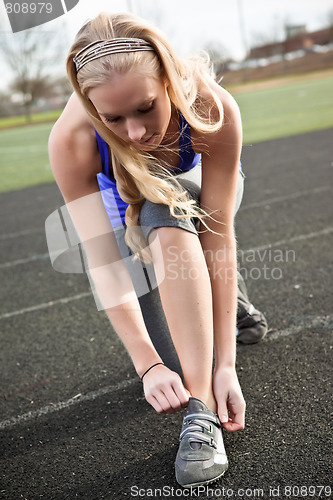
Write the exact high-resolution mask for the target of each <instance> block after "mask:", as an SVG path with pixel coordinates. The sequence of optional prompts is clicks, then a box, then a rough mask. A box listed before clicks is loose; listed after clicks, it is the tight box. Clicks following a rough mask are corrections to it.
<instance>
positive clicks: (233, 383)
mask: <svg viewBox="0 0 333 500" xmlns="http://www.w3.org/2000/svg"><path fill="white" fill-rule="evenodd" d="M213 392H214V396H215V399H216V402H217V414H218V416H219V418H220V421H221V423H222V426H223V428H224V429H225V430H227V431H230V432H234V431H240V430H242V429H244V427H245V406H246V404H245V401H244V398H243V394H242V390H241V388H240V385H239V382H238V377H237V374H236V370H235V368H220V367H216V368H215V370H214V375H213Z"/></svg>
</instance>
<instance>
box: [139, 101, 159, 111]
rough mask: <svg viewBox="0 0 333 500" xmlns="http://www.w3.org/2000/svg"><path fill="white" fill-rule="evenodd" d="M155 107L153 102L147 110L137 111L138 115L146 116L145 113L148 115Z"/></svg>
mask: <svg viewBox="0 0 333 500" xmlns="http://www.w3.org/2000/svg"><path fill="white" fill-rule="evenodd" d="M154 107H155V101H153V102H152V103H151V104H150V105H149V106H148V108H145V109H139V110H138V111H139V113H141V114H146V113H150V111H153V109H154Z"/></svg>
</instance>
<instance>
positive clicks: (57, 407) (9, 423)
mask: <svg viewBox="0 0 333 500" xmlns="http://www.w3.org/2000/svg"><path fill="white" fill-rule="evenodd" d="M318 327H319V328H332V327H333V316H329V315H328V316H310V317H303V318H302V320H301V323H300V324H298V325H293V326H291V327H289V328H286V329H285V330H280V331H277V332H273V333H269V334H268V335H267V337H266V338H265V340H263V342H267V341H274V340H278V339H280V338H282V337H288V336H290V335H295V334H297V333H299V332H301V331H304V329H306V330H308V329H309V328H310V329H311V328H318ZM135 383H139V378H137V377H135V378H131V379H128V380H124V381H122V382H119V383H118V384H115V385H113V386H109V387H102V388H101V389H99V390H97V391H92V392H88V394H83V395H82V394H77V395H76V396H74V397H72V398H70V399H68V400H67V401H60V402H59V403H54V404H53V403H50V404H49V405H47V406H44V407H42V408H39V409H38V410H33V411H29V412H27V413H23V414H22V415H18V416H17V417H11V418H8V419H6V420H3V421H1V422H0V430H4V429H8V428H10V427H14V426H15V425H19V424H22V423H24V422H28V421H31V420H33V419H37V418H40V417H42V416H43V415H48V414H50V413H55V412H58V411H61V410H64V409H66V408H69V407H70V406H74V405H77V404H80V403H82V402H83V401H93V400H94V399H97V398H99V397H101V396H104V395H106V394H112V393H113V392H117V391H121V390H122V389H126V388H127V387H129V386H131V385H133V384H135Z"/></svg>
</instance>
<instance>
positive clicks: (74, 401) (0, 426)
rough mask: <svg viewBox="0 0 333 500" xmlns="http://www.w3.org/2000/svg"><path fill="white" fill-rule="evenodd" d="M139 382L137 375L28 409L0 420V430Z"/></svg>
mask: <svg viewBox="0 0 333 500" xmlns="http://www.w3.org/2000/svg"><path fill="white" fill-rule="evenodd" d="M139 382H140V380H139V378H137V377H136V378H130V379H128V380H124V381H122V382H119V383H118V384H115V385H112V386H110V387H102V388H101V389H99V390H98V391H92V392H88V394H77V395H76V396H74V397H73V398H70V399H67V401H60V402H59V403H55V404H53V403H50V404H49V405H47V406H44V407H42V408H39V409H38V410H33V411H29V412H27V413H23V415H18V416H17V417H11V418H8V419H7V420H3V421H2V422H0V430H4V429H8V428H9V427H14V426H15V425H19V424H21V423H23V422H27V421H29V420H33V419H35V418H39V417H42V416H43V415H49V414H50V413H55V412H57V411H60V410H64V409H66V408H69V407H70V406H73V405H77V404H79V403H82V402H83V401H93V400H94V399H96V398H99V397H101V396H104V395H106V394H112V393H113V392H117V391H121V390H122V389H126V388H127V387H129V386H131V385H133V384H134V383H139Z"/></svg>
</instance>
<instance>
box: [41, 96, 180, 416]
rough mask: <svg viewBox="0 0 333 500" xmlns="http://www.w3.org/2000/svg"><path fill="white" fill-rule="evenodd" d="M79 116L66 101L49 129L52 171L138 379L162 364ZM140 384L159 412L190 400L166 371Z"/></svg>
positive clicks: (91, 140) (90, 137)
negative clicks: (129, 271)
mask: <svg viewBox="0 0 333 500" xmlns="http://www.w3.org/2000/svg"><path fill="white" fill-rule="evenodd" d="M74 111H76V113H74ZM79 114H80V110H79V109H78V107H77V104H76V103H73V101H72V102H71V101H70V102H69V104H68V107H67V108H66V109H65V111H64V113H63V115H62V117H61V118H60V119H59V121H58V122H57V123H56V125H55V126H54V128H53V130H52V133H51V135H50V140H49V155H50V161H51V165H52V170H53V173H54V176H55V179H56V182H57V184H58V186H59V188H60V190H61V192H62V194H63V197H64V199H65V202H66V205H67V208H68V210H69V213H70V215H71V218H72V220H73V223H74V225H75V228H76V230H77V233H78V235H79V237H80V240H81V241H82V243H83V246H84V248H85V252H86V256H87V260H88V268H89V274H90V276H91V278H92V280H93V282H94V284H95V287H96V291H97V294H98V296H99V298H100V301H101V302H102V304H104V305H105V310H106V313H107V315H108V317H109V319H110V321H111V323H112V325H113V326H114V328H115V330H116V332H117V334H118V335H119V337H120V338H121V340H122V342H123V344H124V345H125V347H126V349H127V351H128V353H129V355H130V357H131V359H132V361H133V364H134V366H135V369H136V371H137V373H138V375H139V376H142V375H143V373H144V372H145V371H146V370H147V369H148V368H149V367H150V366H152V365H153V364H155V363H159V362H161V361H162V360H161V358H160V356H159V355H158V353H157V352H156V349H155V348H154V346H153V344H152V342H151V339H150V337H149V334H148V332H147V329H146V326H145V323H144V320H143V317H142V313H141V309H140V306H139V303H138V300H137V297H136V294H135V292H134V288H133V285H132V281H131V278H130V275H129V273H128V270H127V268H126V266H125V264H124V262H123V260H122V258H121V255H120V253H119V249H118V245H117V242H116V238H115V235H114V233H113V230H112V226H111V223H110V221H109V218H108V215H107V213H106V210H105V208H104V204H103V201H102V197H101V193H100V191H99V186H98V183H97V179H96V175H97V173H98V172H99V171H100V170H101V160H100V156H99V153H98V148H97V144H96V139H95V136H94V130H93V128H92V127H91V125H90V123H89V122H87V120H86V118H85V117H83V116H82V117H81V119H78V116H79ZM73 117H76V118H73ZM110 304H111V306H110ZM112 304H116V305H114V306H113V305H112ZM153 372H154V373H153ZM156 375H159V376H156ZM161 381H163V382H161ZM144 385H145V393H146V398H147V401H148V402H149V403H150V404H152V406H153V407H154V408H155V409H156V411H158V412H170V411H172V410H177V409H179V408H180V407H181V406H183V405H184V404H186V403H187V401H188V395H187V393H186V391H185V389H184V387H183V385H182V382H181V379H180V377H179V376H178V375H177V374H176V373H174V372H172V371H171V370H169V369H168V368H166V367H164V366H158V367H156V368H154V370H151V372H149V373H147V375H146V376H145V378H144ZM161 385H163V392H165V391H166V392H167V393H169V398H168V400H167V401H166V400H165V397H164V395H163V392H162V391H161V387H160V386H161Z"/></svg>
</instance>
